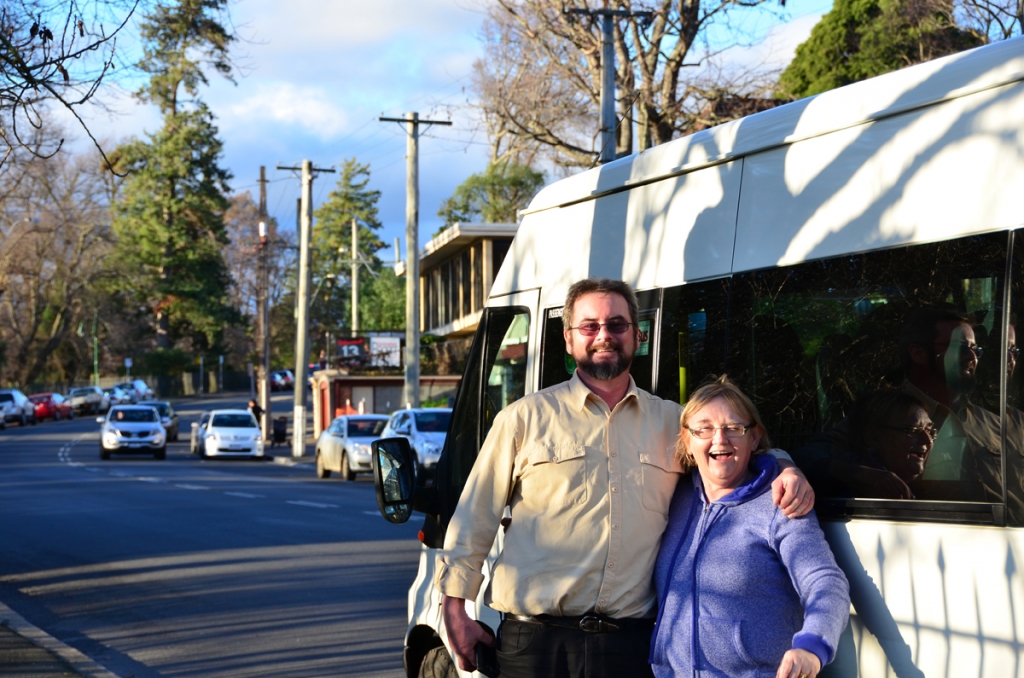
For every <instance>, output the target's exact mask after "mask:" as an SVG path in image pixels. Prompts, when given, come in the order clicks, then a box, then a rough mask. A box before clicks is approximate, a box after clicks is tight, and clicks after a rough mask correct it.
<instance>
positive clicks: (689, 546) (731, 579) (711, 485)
mask: <svg viewBox="0 0 1024 678" xmlns="http://www.w3.org/2000/svg"><path fill="white" fill-rule="evenodd" d="M680 425H681V431H680V437H679V443H678V445H677V448H676V452H677V454H678V455H679V456H680V458H681V460H682V463H683V466H684V467H685V468H689V469H692V471H691V475H692V481H691V479H687V478H685V477H684V480H683V481H681V482H680V483H679V488H678V489H677V491H676V494H675V497H674V498H673V501H672V507H671V511H670V515H669V526H668V529H667V530H666V532H665V536H664V538H663V540H662V544H661V552H660V553H659V555H658V563H657V568H656V570H655V584H656V586H657V589H658V600H659V603H660V604H659V613H658V615H659V616H658V623H657V626H656V627H655V635H654V639H653V641H652V648H651V664H652V668H653V669H654V673H655V675H657V676H659V677H661V676H673V675H685V676H700V677H701V678H705V677H706V678H711V677H716V676H721V677H722V678H746V677H749V678H761V677H766V676H773V675H774V676H777V677H778V678H814V676H816V675H817V674H818V671H820V670H821V667H822V666H823V665H824V664H827V663H828V662H830V661H831V660H832V659H833V657H834V656H835V648H836V644H837V643H838V641H839V634H840V633H841V632H842V631H843V629H844V628H845V627H846V623H847V620H848V617H849V611H850V596H849V586H848V584H847V582H846V577H845V576H844V575H843V573H842V571H841V570H840V569H839V568H838V567H837V566H836V563H835V559H834V558H833V557H832V552H831V551H830V550H829V547H828V545H827V544H826V543H825V538H824V535H823V534H822V532H821V529H820V528H819V527H818V522H817V519H816V518H815V517H814V514H813V513H811V514H809V515H807V516H805V517H803V518H797V519H792V520H791V519H787V518H785V517H784V516H783V515H782V513H781V512H780V511H779V509H778V508H777V507H776V506H775V505H774V504H773V503H772V494H771V482H772V480H773V479H774V478H775V476H776V475H777V474H778V466H777V464H776V462H775V458H774V457H773V456H772V455H770V454H764V453H765V452H767V451H768V449H769V444H768V436H767V434H766V433H765V429H764V425H763V424H762V423H761V419H760V416H759V415H758V413H757V410H756V409H755V408H754V405H753V403H751V402H750V399H749V398H747V397H746V396H745V395H744V394H743V393H742V392H741V391H740V390H739V389H738V388H737V387H736V386H735V385H734V384H733V383H732V382H730V381H729V380H728V379H727V378H726V377H724V376H723V377H721V378H720V379H718V380H716V381H714V382H712V383H709V384H706V385H704V386H702V387H700V388H699V389H697V391H696V392H695V393H694V394H693V396H692V397H691V398H690V401H689V402H688V403H687V404H686V407H685V408H684V409H683V414H682V417H681V419H680Z"/></svg>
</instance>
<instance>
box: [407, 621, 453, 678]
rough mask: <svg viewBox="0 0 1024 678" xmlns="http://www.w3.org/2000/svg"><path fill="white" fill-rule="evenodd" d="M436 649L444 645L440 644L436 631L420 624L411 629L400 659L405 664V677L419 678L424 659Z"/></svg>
mask: <svg viewBox="0 0 1024 678" xmlns="http://www.w3.org/2000/svg"><path fill="white" fill-rule="evenodd" d="M437 647H444V643H443V642H441V638H440V636H438V635H437V631H435V630H434V629H433V628H431V627H429V626H425V625H422V624H421V625H418V626H415V627H413V628H412V630H410V631H409V636H408V639H407V641H406V645H405V651H404V653H403V658H402V659H403V663H404V664H405V675H406V676H407V677H408V678H419V676H420V667H421V666H422V665H423V660H424V658H426V656H427V654H428V653H429V652H430V651H431V650H433V649H434V648H437ZM446 651H447V650H446Z"/></svg>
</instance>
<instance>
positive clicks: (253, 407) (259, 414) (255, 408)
mask: <svg viewBox="0 0 1024 678" xmlns="http://www.w3.org/2000/svg"><path fill="white" fill-rule="evenodd" d="M249 411H250V412H252V416H254V417H256V423H257V424H259V425H260V426H262V425H263V408H262V407H260V406H259V405H257V404H256V399H255V398H250V399H249Z"/></svg>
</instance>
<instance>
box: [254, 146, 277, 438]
mask: <svg viewBox="0 0 1024 678" xmlns="http://www.w3.org/2000/svg"><path fill="white" fill-rule="evenodd" d="M260 224H261V229H260V230H261V232H260V234H259V235H260V310H259V316H260V351H259V368H258V370H257V372H256V374H258V375H259V382H260V386H259V398H260V408H261V409H262V410H263V420H262V422H261V423H260V426H261V428H262V429H263V431H262V432H263V440H265V441H269V440H270V430H271V422H272V421H273V418H274V412H273V409H272V407H271V403H270V298H269V297H270V273H269V270H268V266H267V254H268V248H269V247H270V232H269V229H268V227H267V168H266V167H265V166H263V165H261V166H260Z"/></svg>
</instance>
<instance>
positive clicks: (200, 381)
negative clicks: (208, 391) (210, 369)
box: [199, 356, 204, 398]
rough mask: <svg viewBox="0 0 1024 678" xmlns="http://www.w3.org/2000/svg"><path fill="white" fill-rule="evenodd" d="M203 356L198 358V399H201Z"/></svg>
mask: <svg viewBox="0 0 1024 678" xmlns="http://www.w3.org/2000/svg"><path fill="white" fill-rule="evenodd" d="M203 367H204V365H203V356H199V397H200V398H202V397H203Z"/></svg>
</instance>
